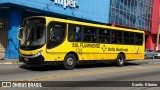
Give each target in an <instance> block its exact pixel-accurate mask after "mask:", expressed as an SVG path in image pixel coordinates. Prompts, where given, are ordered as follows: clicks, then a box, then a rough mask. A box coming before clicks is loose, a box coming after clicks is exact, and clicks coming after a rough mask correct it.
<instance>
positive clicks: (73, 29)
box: [68, 24, 82, 41]
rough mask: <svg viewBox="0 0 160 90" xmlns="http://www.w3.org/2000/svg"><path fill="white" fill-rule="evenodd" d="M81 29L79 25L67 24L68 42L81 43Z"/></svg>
mask: <svg viewBox="0 0 160 90" xmlns="http://www.w3.org/2000/svg"><path fill="white" fill-rule="evenodd" d="M81 29H82V27H81V26H79V25H74V24H69V28H68V34H69V35H68V40H69V41H81V36H82V30H81Z"/></svg>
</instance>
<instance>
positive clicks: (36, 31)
mask: <svg viewBox="0 0 160 90" xmlns="http://www.w3.org/2000/svg"><path fill="white" fill-rule="evenodd" d="M45 32H46V30H45V23H44V22H42V21H41V20H39V19H29V20H26V21H25V22H24V28H23V31H22V32H21V39H22V42H21V43H20V45H22V46H26V45H27V46H39V45H44V44H45Z"/></svg>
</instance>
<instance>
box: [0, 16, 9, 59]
mask: <svg viewBox="0 0 160 90" xmlns="http://www.w3.org/2000/svg"><path fill="white" fill-rule="evenodd" d="M8 27H9V21H8V19H3V18H0V58H3V57H4V55H5V51H6V49H7V44H8Z"/></svg>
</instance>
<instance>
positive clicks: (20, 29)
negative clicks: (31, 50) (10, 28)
mask: <svg viewBox="0 0 160 90" xmlns="http://www.w3.org/2000/svg"><path fill="white" fill-rule="evenodd" d="M22 30H23V27H21V28H19V29H18V33H17V39H18V40H19V41H22V39H21V38H20V32H22Z"/></svg>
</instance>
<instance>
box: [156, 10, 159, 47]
mask: <svg viewBox="0 0 160 90" xmlns="http://www.w3.org/2000/svg"><path fill="white" fill-rule="evenodd" d="M159 12H160V10H159ZM159 16H160V13H159ZM159 18H160V17H158V33H157V41H156V50H158V49H159V48H158V46H159V34H160V21H159V20H160V19H159Z"/></svg>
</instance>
